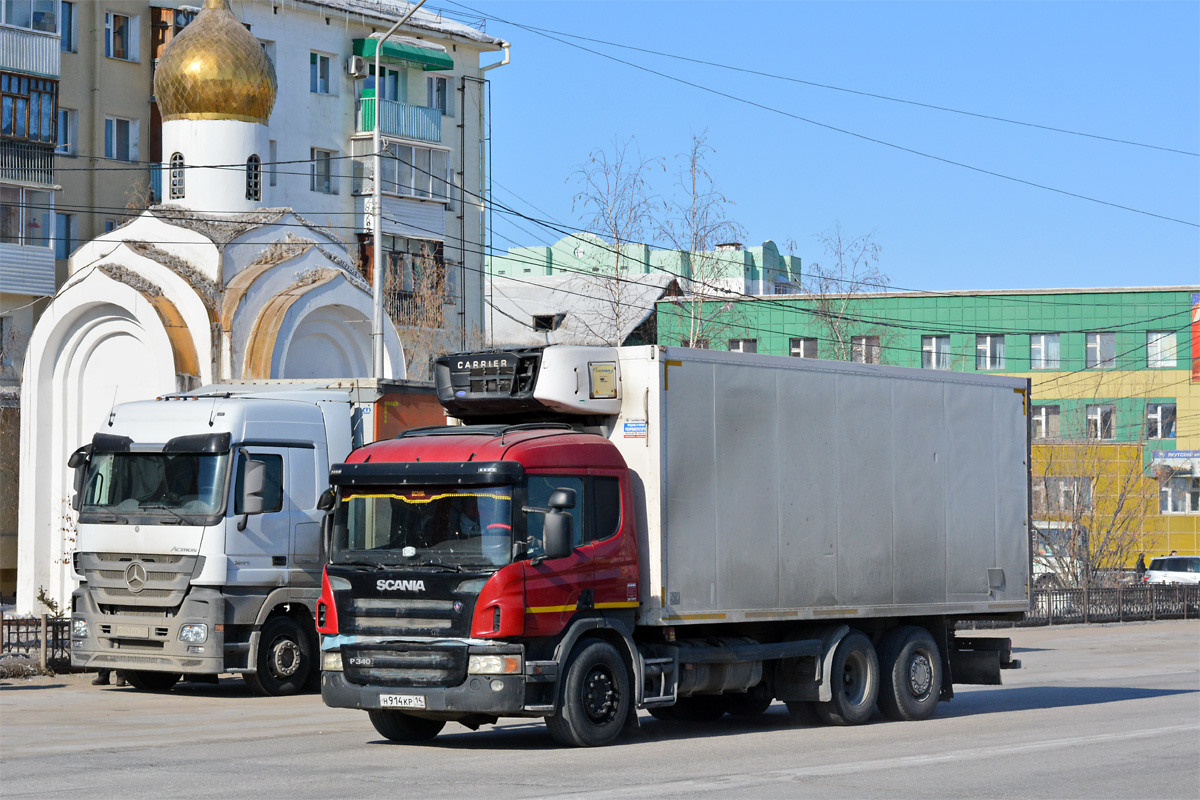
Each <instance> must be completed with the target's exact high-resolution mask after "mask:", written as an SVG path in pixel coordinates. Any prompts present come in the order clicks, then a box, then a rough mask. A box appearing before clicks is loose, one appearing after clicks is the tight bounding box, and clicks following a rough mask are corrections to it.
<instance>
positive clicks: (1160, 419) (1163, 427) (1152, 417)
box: [1146, 403, 1175, 439]
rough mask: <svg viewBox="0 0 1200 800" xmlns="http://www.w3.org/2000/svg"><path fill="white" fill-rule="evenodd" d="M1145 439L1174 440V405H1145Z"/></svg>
mask: <svg viewBox="0 0 1200 800" xmlns="http://www.w3.org/2000/svg"><path fill="white" fill-rule="evenodd" d="M1146 438H1147V439H1174V438H1175V404H1174V403H1147V404H1146Z"/></svg>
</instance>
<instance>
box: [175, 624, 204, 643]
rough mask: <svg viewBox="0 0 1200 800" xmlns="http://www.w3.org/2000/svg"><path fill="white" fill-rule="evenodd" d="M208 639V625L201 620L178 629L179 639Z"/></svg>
mask: <svg viewBox="0 0 1200 800" xmlns="http://www.w3.org/2000/svg"><path fill="white" fill-rule="evenodd" d="M206 639H208V626H207V625H205V624H204V623H203V622H201V623H198V624H196V625H184V626H182V627H180V629H179V641H181V642H193V643H197V642H203V641H205V640H206Z"/></svg>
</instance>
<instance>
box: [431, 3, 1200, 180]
mask: <svg viewBox="0 0 1200 800" xmlns="http://www.w3.org/2000/svg"><path fill="white" fill-rule="evenodd" d="M450 1H451V2H453V0H450ZM455 5H460V4H457V3H456V4H455ZM462 7H463V8H466V6H462ZM495 19H497V20H498V21H500V22H507V23H508V24H510V25H514V26H516V27H519V28H523V29H525V30H527V31H531V32H534V33H542V34H547V33H550V34H555V35H557V36H566V37H567V38H570V39H579V40H580V41H584V42H592V43H594V44H603V45H607V46H609V47H619V48H621V49H624V50H633V51H636V52H639V53H646V54H648V55H654V56H662V57H663V58H672V59H675V60H677V61H687V62H690V63H692V64H700V65H702V66H707V67H716V68H717V69H724V70H730V71H732V72H741V73H744V74H747V75H757V76H759V77H763V78H772V79H774V80H780V81H787V82H789V83H798V84H802V85H804V86H812V87H815V88H818V89H829V90H831V91H835V92H845V93H846V94H853V95H859V96H861V97H870V98H873V99H875V100H887V101H889V102H892V103H903V104H905V105H910V106H918V107H920V108H928V109H932V110H934V111H945V112H948V113H951V114H962V115H964V116H968V117H976V118H978V119H986V120H991V121H993V122H1003V123H1006V124H1008V125H1021V126H1024V127H1027V128H1037V129H1039V130H1044V131H1051V132H1053V133H1064V134H1068V135H1070V136H1084V137H1087V138H1089V139H1099V140H1100V141H1105V142H1113V143H1115V144H1127V145H1131V146H1133V147H1145V148H1148V149H1150V150H1161V151H1163V152H1167V153H1177V154H1179V155H1184V156H1195V157H1200V153H1193V152H1191V151H1190V150H1178V149H1176V148H1174V147H1163V146H1161V145H1156V144H1146V143H1145V142H1135V141H1132V140H1129V139H1120V138H1117V137H1113V136H1101V135H1099V134H1095V133H1086V132H1084V131H1073V130H1069V129H1066V128H1056V127H1054V126H1052V125H1042V124H1039V123H1036V122H1025V121H1023V120H1017V119H1009V118H1007V117H999V116H995V115H992V114H981V113H978V112H975V111H964V110H962V109H959V108H949V107H947V106H939V105H934V104H932V103H922V102H920V101H917V100H908V99H905V98H902V97H891V96H889V95H885V94H877V93H875V92H865V91H861V90H859V89H847V88H845V87H842V86H833V85H832V84H828V83H818V82H817V81H810V80H804V79H803V78H795V77H792V76H789V75H777V74H775V73H771V72H763V71H761V70H756V69H750V68H748V67H739V66H735V65H732V64H722V63H719V62H716V61H707V60H705V59H701V58H692V57H690V56H684V55H679V54H677V53H667V52H664V51H661V50H651V49H649V48H645V47H636V46H634V45H629V44H621V43H620V42H609V41H605V40H603V39H594V38H591V37H589V36H580V35H579V34H576V33H567V32H565V31H556V30H552V29H550V28H539V27H537V26H534V25H522V24H520V23H516V22H509V21H508V20H504V19H500V18H499V17H496V18H495Z"/></svg>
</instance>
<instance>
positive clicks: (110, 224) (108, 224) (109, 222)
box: [104, 219, 117, 233]
mask: <svg viewBox="0 0 1200 800" xmlns="http://www.w3.org/2000/svg"><path fill="white" fill-rule="evenodd" d="M116 229H117V221H116V220H115V219H106V220H104V232H105V233H112V232H113V231H115V230H116Z"/></svg>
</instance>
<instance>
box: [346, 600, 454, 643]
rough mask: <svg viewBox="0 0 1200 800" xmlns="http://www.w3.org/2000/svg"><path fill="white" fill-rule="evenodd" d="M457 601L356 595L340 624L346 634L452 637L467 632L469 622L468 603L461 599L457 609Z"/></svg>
mask: <svg viewBox="0 0 1200 800" xmlns="http://www.w3.org/2000/svg"><path fill="white" fill-rule="evenodd" d="M454 604H455V601H454V600H432V599H424V598H422V599H419V600H418V599H394V598H366V597H356V598H354V599H353V600H351V601H350V603H349V609H348V611H349V613H348V614H347V615H346V617H345V619H344V621H342V622H341V623H340V627H341V628H342V632H343V633H356V634H359V635H361V636H450V635H453V634H455V633H463V632H465V628H466V625H467V624H469V622H467V620H464V619H463V618H464V616H465V615H466V613H467V612H468V607H467V604H465V603H463V602H461V601H460V602H459V603H458V610H457V611H456V610H455V608H454ZM341 614H342V612H341V611H340V610H339V612H338V615H339V616H341ZM460 628H461V629H463V630H459V629H460Z"/></svg>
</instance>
